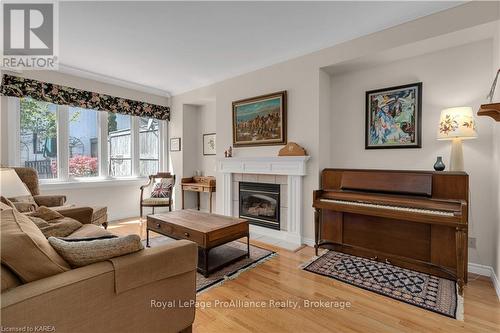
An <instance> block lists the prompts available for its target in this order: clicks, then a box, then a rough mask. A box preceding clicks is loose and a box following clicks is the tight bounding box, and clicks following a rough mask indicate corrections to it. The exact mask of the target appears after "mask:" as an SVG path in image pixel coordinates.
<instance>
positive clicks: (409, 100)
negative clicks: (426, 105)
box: [365, 82, 422, 149]
mask: <svg viewBox="0 0 500 333" xmlns="http://www.w3.org/2000/svg"><path fill="white" fill-rule="evenodd" d="M421 147H422V82H418V83H412V84H407V85H403V86H397V87H390V88H384V89H378V90H371V91H367V92H366V124H365V148H366V149H381V148H382V149H383V148H421Z"/></svg>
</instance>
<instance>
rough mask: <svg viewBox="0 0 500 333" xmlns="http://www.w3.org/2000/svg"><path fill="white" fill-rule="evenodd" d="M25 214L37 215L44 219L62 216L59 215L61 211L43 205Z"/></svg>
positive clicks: (61, 216) (49, 219)
mask: <svg viewBox="0 0 500 333" xmlns="http://www.w3.org/2000/svg"><path fill="white" fill-rule="evenodd" d="M27 215H28V216H34V217H39V218H41V219H44V220H45V221H51V220H55V219H61V218H63V217H64V216H63V215H61V213H59V212H56V211H55V210H52V209H50V208H47V207H45V206H40V207H38V209H37V210H36V211H34V212H32V213H29V214H27Z"/></svg>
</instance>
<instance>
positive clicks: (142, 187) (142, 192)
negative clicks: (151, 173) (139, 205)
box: [140, 178, 153, 202]
mask: <svg viewBox="0 0 500 333" xmlns="http://www.w3.org/2000/svg"><path fill="white" fill-rule="evenodd" d="M152 181H153V178H149V181H148V183H147V184H145V185H142V186H141V187H140V189H141V201H140V202H142V199H143V194H144V189H145V188H146V187H148V186H149V185H151V182H152Z"/></svg>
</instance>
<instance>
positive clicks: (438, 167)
mask: <svg viewBox="0 0 500 333" xmlns="http://www.w3.org/2000/svg"><path fill="white" fill-rule="evenodd" d="M445 168H446V165H444V162H443V157H442V156H438V157H437V160H436V163H434V170H436V171H444V169H445Z"/></svg>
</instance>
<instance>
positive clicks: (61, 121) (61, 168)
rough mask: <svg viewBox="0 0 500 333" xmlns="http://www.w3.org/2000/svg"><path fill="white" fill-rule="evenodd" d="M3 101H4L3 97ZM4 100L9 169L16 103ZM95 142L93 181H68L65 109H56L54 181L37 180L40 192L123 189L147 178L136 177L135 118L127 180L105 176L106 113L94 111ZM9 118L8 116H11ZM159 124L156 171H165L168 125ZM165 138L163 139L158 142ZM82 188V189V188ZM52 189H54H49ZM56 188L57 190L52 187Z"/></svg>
mask: <svg viewBox="0 0 500 333" xmlns="http://www.w3.org/2000/svg"><path fill="white" fill-rule="evenodd" d="M3 98H5V97H3ZM6 98H7V112H8V113H9V117H8V118H7V121H8V125H9V126H8V128H9V130H8V135H9V137H11V138H15V139H14V140H9V141H8V149H9V151H8V161H9V164H10V165H20V162H21V158H20V143H19V140H20V133H21V130H20V128H21V124H20V114H21V106H20V104H21V103H20V100H19V98H17V97H6ZM97 112H99V115H98V125H97V137H98V138H97V139H98V148H97V149H98V170H99V175H98V176H96V177H70V176H69V106H68V105H57V108H56V122H57V161H58V162H57V168H58V170H57V178H52V179H40V185H41V186H42V187H44V188H52V187H54V186H55V187H57V188H73V187H74V186H75V185H78V184H82V187H88V186H91V187H94V186H100V185H102V186H110V185H127V184H130V183H134V182H137V181H140V182H143V181H144V180H145V179H147V177H145V176H140V169H139V164H140V151H139V150H140V146H139V116H130V118H131V160H132V173H131V176H124V177H112V176H110V175H109V156H108V113H107V112H106V111H97ZM11 115H12V116H11ZM158 121H159V127H158V132H159V137H160V140H159V148H158V159H159V169H160V170H169V163H168V161H169V156H168V154H169V152H168V149H166V148H167V146H166V144H165V142H168V124H167V121H166V120H158ZM161 138H166V139H161ZM83 184H85V185H83ZM50 185H54V186H52V187H51V186H50ZM56 185H57V186H56Z"/></svg>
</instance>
